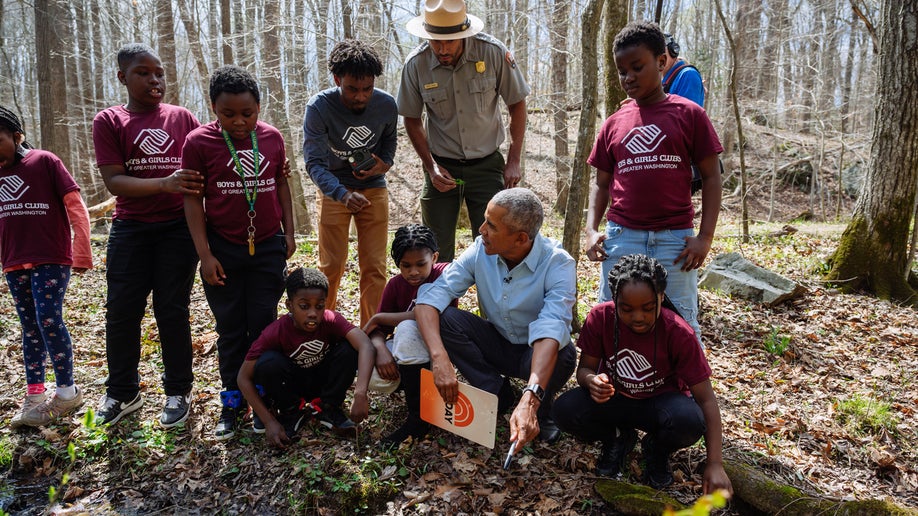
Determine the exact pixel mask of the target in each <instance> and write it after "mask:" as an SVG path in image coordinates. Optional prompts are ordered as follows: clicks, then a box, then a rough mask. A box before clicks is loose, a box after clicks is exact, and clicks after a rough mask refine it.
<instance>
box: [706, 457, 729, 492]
mask: <svg viewBox="0 0 918 516" xmlns="http://www.w3.org/2000/svg"><path fill="white" fill-rule="evenodd" d="M701 485H702V488H703V490H704V494H710V493H713V492H714V491H716V490H718V489H724V490H726V491H727V492H728V493H730V496H733V484H732V483H731V482H730V478H729V477H728V476H727V472H726V471H724V465H723V464H721V463H719V462H708V464H707V465H706V466H705V468H704V480H703V481H702V484H701Z"/></svg>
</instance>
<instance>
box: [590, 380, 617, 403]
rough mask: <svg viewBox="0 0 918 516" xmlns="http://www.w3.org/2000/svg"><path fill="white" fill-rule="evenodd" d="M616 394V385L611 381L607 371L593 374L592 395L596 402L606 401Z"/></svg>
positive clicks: (591, 381) (591, 382)
mask: <svg viewBox="0 0 918 516" xmlns="http://www.w3.org/2000/svg"><path fill="white" fill-rule="evenodd" d="M614 394H615V387H613V386H612V383H611V382H609V376H608V375H607V374H606V373H600V374H595V375H593V377H592V378H590V397H591V398H593V401H595V402H596V403H605V402H607V401H609V398H611V397H612V396H613V395H614Z"/></svg>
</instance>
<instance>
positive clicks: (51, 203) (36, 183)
mask: <svg viewBox="0 0 918 516" xmlns="http://www.w3.org/2000/svg"><path fill="white" fill-rule="evenodd" d="M79 189H80V187H79V186H77V184H76V182H75V181H74V180H73V177H72V176H71V175H70V172H68V171H67V168H66V167H64V164H63V163H62V162H61V160H60V159H58V157H57V156H55V155H54V154H51V153H50V152H47V151H43V150H40V149H32V150H30V151H29V152H28V153H27V154H26V155H25V156H24V157H23V158H22V159H21V160H20V161H19V163H16V164H15V165H13V166H10V167H4V168H0V263H2V266H3V267H13V266H16V265H22V264H24V263H31V264H35V265H39V264H44V263H54V264H60V265H73V246H72V238H71V234H70V219H69V218H68V216H67V208H66V207H65V206H64V195H65V194H67V193H69V192H72V191H74V190H79Z"/></svg>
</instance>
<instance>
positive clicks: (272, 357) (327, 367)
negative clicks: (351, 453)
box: [237, 267, 375, 448]
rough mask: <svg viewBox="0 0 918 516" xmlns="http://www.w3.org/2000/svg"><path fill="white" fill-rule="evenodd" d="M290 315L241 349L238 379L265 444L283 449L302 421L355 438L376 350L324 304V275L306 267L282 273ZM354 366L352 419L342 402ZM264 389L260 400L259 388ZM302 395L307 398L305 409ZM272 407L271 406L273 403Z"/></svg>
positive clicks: (366, 410)
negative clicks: (245, 350) (312, 419)
mask: <svg viewBox="0 0 918 516" xmlns="http://www.w3.org/2000/svg"><path fill="white" fill-rule="evenodd" d="M285 283H286V290H287V301H286V305H287V309H288V310H289V313H288V314H287V315H285V316H283V317H281V318H280V319H278V320H276V321H274V322H273V323H271V324H270V325H269V326H268V327H267V328H265V329H264V331H263V332H262V333H261V336H259V337H258V338H257V339H256V340H255V342H253V343H252V347H251V348H250V349H249V352H248V354H246V357H245V362H243V364H242V367H241V368H240V369H239V376H238V378H237V383H238V384H239V390H240V391H242V395H243V396H245V399H246V401H247V402H248V403H249V405H250V406H251V407H252V409H253V410H254V411H255V415H256V417H257V420H256V431H258V426H260V425H259V421H260V422H263V424H264V431H265V433H266V434H267V439H268V442H269V443H270V444H271V445H273V446H277V447H281V448H283V447H285V446H287V445H288V444H290V443H291V442H292V441H294V440H295V439H296V433H297V432H298V431H299V429H300V427H301V426H302V423H303V422H304V420H305V419H306V418H307V417H309V416H311V415H315V416H316V417H317V418H318V420H319V422H320V423H321V424H322V425H323V426H325V427H328V428H330V429H331V430H332V431H333V432H335V433H336V434H338V435H342V436H351V435H355V434H356V431H357V427H356V425H355V423H354V422H357V423H360V422H361V421H363V420H364V419H365V418H366V417H367V414H368V413H369V400H368V398H367V386H368V385H369V382H370V375H371V374H372V371H373V364H374V361H375V352H374V350H373V345H372V344H371V343H370V339H369V338H368V337H367V335H366V334H365V333H364V332H363V331H362V330H361V329H360V328H358V327H356V326H354V325H353V324H351V323H349V322H348V321H347V320H346V319H345V318H344V317H343V316H342V315H341V314H339V313H338V312H335V311H334V310H326V309H325V298H326V297H327V296H328V279H326V278H325V275H323V274H322V273H321V272H319V271H318V270H316V269H310V268H302V267H300V268H297V269H295V270H293V271H292V272H290V274H288V275H287V278H286V280H285ZM355 369H356V370H357V386H356V388H355V390H354V402H353V404H352V405H351V413H350V419H348V417H347V416H345V415H344V412H343V411H342V410H341V405H342V404H343V403H344V398H345V396H346V394H347V390H348V388H350V386H351V383H353V381H354V370H355ZM258 387H261V388H262V389H263V390H264V398H263V397H262V395H260V394H259V392H258ZM306 400H313V401H312V402H311V404H310V407H309V409H308V410H307V407H306V405H307V403H306ZM272 405H273V407H274V408H276V409H277V413H276V415H275V411H274V410H272V408H271V406H272Z"/></svg>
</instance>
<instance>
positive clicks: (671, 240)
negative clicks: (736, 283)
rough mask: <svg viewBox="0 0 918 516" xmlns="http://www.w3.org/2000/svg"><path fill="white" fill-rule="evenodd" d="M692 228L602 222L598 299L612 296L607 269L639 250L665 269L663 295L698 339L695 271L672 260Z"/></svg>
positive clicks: (690, 234) (691, 234) (679, 251)
mask: <svg viewBox="0 0 918 516" xmlns="http://www.w3.org/2000/svg"><path fill="white" fill-rule="evenodd" d="M694 234H695V230H694V229H665V230H663V231H646V230H642V229H630V228H626V227H624V226H620V225H618V224H616V223H614V222H612V221H607V222H606V240H605V241H604V242H603V248H604V249H605V251H606V255H607V256H608V258H606V259H605V261H603V262H602V277H601V278H600V282H599V300H598V302H600V303H604V302H606V301H611V300H612V291H611V290H610V289H609V271H611V270H612V266H614V265H615V264H616V263H618V261H619V260H620V259H621V257H622V256H625V255H629V254H643V255H647V256H650V257H651V258H655V259H656V260H657V261H658V262H660V264H661V265H662V266H663V267H664V268H665V269H666V273H667V274H666V295H667V296H668V297H669V299H670V301H672V302H673V304H674V305H676V308H678V309H679V314H680V315H682V317H683V318H684V319H685V321H686V322H688V323H689V325H690V326H691V327H692V329H693V330H695V337H696V338H697V339H698V343H699V344H700V343H701V327H700V326H699V325H698V271H697V270H692V271H689V272H684V271H683V270H682V269H681V267H682V263H683V262H682V261H680V262H679V263H678V264H674V263H673V261H674V260H675V259H676V257H677V256H679V253H681V252H682V250H683V249H685V237H690V236H694Z"/></svg>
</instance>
